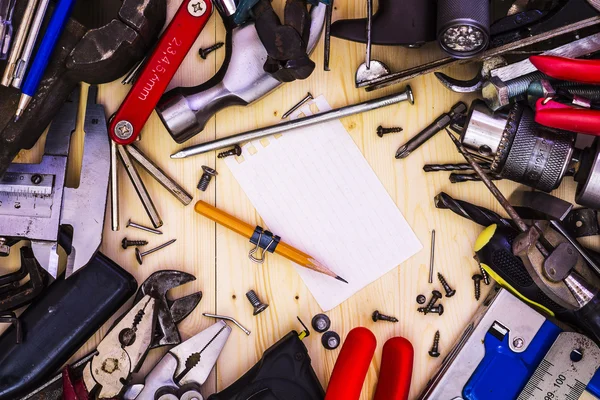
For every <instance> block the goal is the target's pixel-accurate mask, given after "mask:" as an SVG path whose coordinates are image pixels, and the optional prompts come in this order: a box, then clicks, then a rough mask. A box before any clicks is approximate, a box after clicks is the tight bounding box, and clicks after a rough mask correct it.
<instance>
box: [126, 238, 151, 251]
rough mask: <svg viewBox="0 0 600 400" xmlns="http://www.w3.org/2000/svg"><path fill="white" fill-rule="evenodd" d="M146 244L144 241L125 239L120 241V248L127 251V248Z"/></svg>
mask: <svg viewBox="0 0 600 400" xmlns="http://www.w3.org/2000/svg"><path fill="white" fill-rule="evenodd" d="M147 244H148V241H146V240H127V238H123V240H122V241H121V247H123V248H124V249H127V248H128V247H129V246H145V245H147Z"/></svg>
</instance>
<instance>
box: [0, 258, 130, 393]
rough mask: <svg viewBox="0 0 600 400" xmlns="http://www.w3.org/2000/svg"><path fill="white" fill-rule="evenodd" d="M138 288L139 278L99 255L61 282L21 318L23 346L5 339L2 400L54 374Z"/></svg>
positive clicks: (0, 346) (9, 335) (0, 353)
mask: <svg viewBox="0 0 600 400" xmlns="http://www.w3.org/2000/svg"><path fill="white" fill-rule="evenodd" d="M136 288H137V282H136V280H135V278H134V277H133V276H132V275H130V274H129V273H128V272H127V271H125V270H124V269H122V268H121V267H119V266H118V265H117V264H115V263H114V262H113V261H111V260H110V259H109V258H107V257H106V256H104V255H103V254H101V253H97V254H96V255H95V256H94V258H92V260H91V262H90V263H89V264H88V265H87V266H86V267H85V268H83V269H82V270H81V271H79V272H78V273H76V274H74V275H73V276H71V277H69V279H67V280H65V279H59V280H57V281H56V282H54V283H53V284H52V285H50V287H48V289H47V290H46V292H45V293H43V294H42V295H41V296H40V297H38V298H37V299H36V300H35V301H34V302H33V303H32V304H31V305H30V306H29V308H27V309H26V310H25V312H23V314H22V315H21V317H20V320H21V324H22V326H23V333H24V338H23V343H22V344H20V345H19V344H15V337H14V335H15V332H14V329H13V328H9V329H8V330H7V331H6V332H5V333H4V334H3V335H2V336H0V399H2V400H14V399H15V398H18V396H19V395H23V394H24V393H26V392H27V391H28V390H31V389H32V388H35V387H37V386H38V385H40V384H41V383H42V382H43V381H44V379H46V378H47V377H48V376H49V375H51V374H53V373H55V372H56V371H57V370H58V369H59V368H60V367H61V366H62V365H63V364H64V363H65V362H66V361H67V360H68V359H69V358H70V357H71V356H72V355H73V354H74V353H75V352H76V351H77V350H78V349H79V348H80V347H81V346H82V345H83V344H84V343H85V342H86V341H87V340H88V339H89V338H90V337H91V336H92V335H93V334H94V333H95V332H96V331H97V330H98V329H99V328H100V327H101V326H102V324H104V323H105V322H106V321H107V320H108V319H109V318H110V317H111V316H112V315H113V314H114V313H115V312H116V311H117V310H118V309H119V308H120V307H121V306H122V305H123V304H124V303H125V302H126V301H127V299H129V298H130V297H131V296H132V295H133V294H134V293H135V290H136Z"/></svg>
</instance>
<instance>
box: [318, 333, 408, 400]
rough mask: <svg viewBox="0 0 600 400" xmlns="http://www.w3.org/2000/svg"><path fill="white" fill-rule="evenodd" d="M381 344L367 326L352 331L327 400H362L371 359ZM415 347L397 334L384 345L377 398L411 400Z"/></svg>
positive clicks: (335, 372) (330, 382)
mask: <svg viewBox="0 0 600 400" xmlns="http://www.w3.org/2000/svg"><path fill="white" fill-rule="evenodd" d="M376 347H377V340H376V339H375V335H373V333H372V332H371V331H370V330H368V329H367V328H362V327H361V328H355V329H353V330H351V331H350V333H348V337H347V338H346V341H345V342H344V345H343V346H342V350H341V351H340V355H339V356H338V359H337V362H336V363H335V367H334V368H333V374H332V375H331V380H330V381H329V387H328V388H327V393H326V394H325V400H358V399H359V398H360V393H361V391H362V387H363V383H364V380H365V377H366V376H367V371H368V370H369V366H370V365H371V359H372V358H373V354H374V353H375V348H376ZM413 358H414V350H413V347H412V345H411V343H410V342H409V341H408V340H406V339H404V338H402V337H395V338H392V339H390V340H388V341H387V342H386V343H385V345H384V346H383V356H382V358H381V371H380V373H379V382H378V383H377V389H376V391H375V397H374V398H373V400H407V399H408V394H409V392H410V381H411V378H412V370H413Z"/></svg>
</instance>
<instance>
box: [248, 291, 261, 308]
mask: <svg viewBox="0 0 600 400" xmlns="http://www.w3.org/2000/svg"><path fill="white" fill-rule="evenodd" d="M246 297H247V298H248V301H249V302H250V304H252V305H253V306H254V307H257V306H260V305H261V304H262V302H261V301H260V299H259V298H258V295H257V294H256V292H255V291H254V290H251V291H249V292H248V293H246Z"/></svg>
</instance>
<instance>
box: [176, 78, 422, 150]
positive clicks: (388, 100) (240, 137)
mask: <svg viewBox="0 0 600 400" xmlns="http://www.w3.org/2000/svg"><path fill="white" fill-rule="evenodd" d="M403 101H408V102H410V104H414V102H415V99H414V96H413V92H412V89H411V88H410V86H407V87H406V90H405V91H404V92H402V93H397V94H393V95H391V96H385V97H380V98H378V99H374V100H369V101H365V102H363V103H359V104H354V105H351V106H347V107H342V108H338V109H335V110H331V111H326V112H322V113H320V114H314V115H311V116H308V117H305V118H300V119H296V120H293V121H287V122H283V123H281V124H278V125H273V126H269V127H266V128H259V129H255V130H253V131H249V132H244V133H239V134H237V135H233V136H229V137H226V138H223V139H217V140H213V141H210V142H206V143H202V144H199V145H196V146H191V147H188V148H185V149H183V150H181V151H179V152H177V153H175V154H173V155H171V158H187V157H191V156H195V155H198V154H203V153H207V152H209V151H213V150H220V149H224V148H228V147H232V146H235V145H236V144H241V143H245V142H249V141H252V140H255V139H260V138H263V137H266V136H271V135H275V134H277V133H285V132H287V131H290V130H293V129H298V128H304V127H307V126H312V125H316V124H320V123H323V122H328V121H333V120H336V119H340V118H344V117H348V116H350V115H355V114H360V113H363V112H367V111H371V110H376V109H378V108H382V107H387V106H391V105H394V104H398V103H401V102H403Z"/></svg>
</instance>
